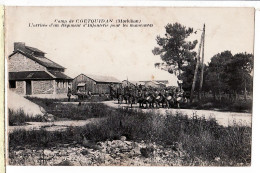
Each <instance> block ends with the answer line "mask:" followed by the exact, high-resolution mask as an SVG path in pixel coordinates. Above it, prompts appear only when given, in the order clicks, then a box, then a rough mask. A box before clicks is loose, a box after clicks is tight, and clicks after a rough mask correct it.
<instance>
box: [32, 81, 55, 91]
mask: <svg viewBox="0 0 260 173" xmlns="http://www.w3.org/2000/svg"><path fill="white" fill-rule="evenodd" d="M53 93H54V80H37V81H32V94H53Z"/></svg>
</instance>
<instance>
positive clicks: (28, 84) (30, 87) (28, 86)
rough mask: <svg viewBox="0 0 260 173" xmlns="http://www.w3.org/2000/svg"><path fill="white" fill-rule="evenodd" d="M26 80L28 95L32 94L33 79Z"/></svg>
mask: <svg viewBox="0 0 260 173" xmlns="http://www.w3.org/2000/svg"><path fill="white" fill-rule="evenodd" d="M25 82H26V95H31V94H32V81H30V80H28V81H25Z"/></svg>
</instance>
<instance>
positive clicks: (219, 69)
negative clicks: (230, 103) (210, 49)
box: [203, 51, 253, 99]
mask: <svg viewBox="0 0 260 173" xmlns="http://www.w3.org/2000/svg"><path fill="white" fill-rule="evenodd" d="M252 70H253V55H252V54H247V53H238V54H236V55H234V56H233V55H232V54H231V52H230V51H224V52H221V53H219V54H216V55H214V56H213V57H212V58H211V61H210V63H209V65H208V66H207V67H206V70H205V82H204V84H205V87H204V88H203V89H204V90H208V91H209V90H210V91H212V92H213V94H214V98H216V95H218V96H221V94H222V93H226V94H229V96H230V98H231V99H232V97H231V96H232V95H235V96H236V98H237V94H239V93H240V94H241V93H244V96H245V99H246V97H247V95H246V94H247V91H252V86H253V84H252V83H253V77H252Z"/></svg>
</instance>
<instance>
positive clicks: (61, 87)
mask: <svg viewBox="0 0 260 173" xmlns="http://www.w3.org/2000/svg"><path fill="white" fill-rule="evenodd" d="M68 84H69V82H68V81H67V80H56V81H55V90H56V94H62V93H68V86H69V85H68Z"/></svg>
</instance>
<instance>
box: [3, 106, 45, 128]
mask: <svg viewBox="0 0 260 173" xmlns="http://www.w3.org/2000/svg"><path fill="white" fill-rule="evenodd" d="M8 121H9V126H15V125H25V124H26V122H28V121H32V122H33V121H37V122H42V121H44V118H43V117H42V116H41V115H35V116H32V115H28V114H26V113H25V112H24V110H23V109H18V110H13V109H8Z"/></svg>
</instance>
